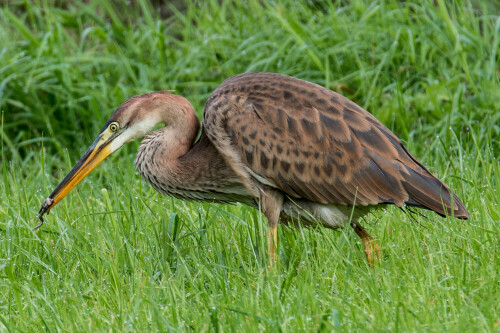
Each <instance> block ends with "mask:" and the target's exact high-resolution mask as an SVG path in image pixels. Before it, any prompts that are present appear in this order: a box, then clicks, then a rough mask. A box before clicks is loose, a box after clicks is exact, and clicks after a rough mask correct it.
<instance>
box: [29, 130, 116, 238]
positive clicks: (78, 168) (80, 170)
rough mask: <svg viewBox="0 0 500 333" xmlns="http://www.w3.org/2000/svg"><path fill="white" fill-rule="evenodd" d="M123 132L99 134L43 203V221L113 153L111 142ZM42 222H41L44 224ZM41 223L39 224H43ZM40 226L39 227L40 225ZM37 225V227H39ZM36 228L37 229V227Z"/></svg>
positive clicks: (41, 215) (41, 212)
mask: <svg viewBox="0 0 500 333" xmlns="http://www.w3.org/2000/svg"><path fill="white" fill-rule="evenodd" d="M120 133H121V131H119V132H116V133H111V132H110V131H108V130H104V131H103V132H101V134H99V136H98V137H97V139H96V140H95V141H94V143H92V145H91V146H90V147H89V149H88V150H87V152H85V154H83V156H82V157H81V158H80V160H79V161H78V163H76V165H75V166H74V167H73V169H71V171H70V172H69V173H68V174H67V175H66V177H64V179H63V180H62V181H61V183H59V185H57V187H56V188H55V190H54V192H52V194H51V195H50V196H49V197H48V198H47V199H46V200H45V201H44V202H43V203H42V207H41V208H40V211H39V212H38V217H39V218H40V221H42V223H43V218H42V217H43V215H44V214H46V213H48V212H49V211H50V210H51V209H52V208H53V207H54V206H55V205H57V204H58V203H59V201H61V200H62V199H63V198H64V197H65V196H66V195H67V194H68V193H69V192H70V191H71V190H72V189H73V188H74V187H75V186H76V185H78V183H80V182H81V181H82V179H83V178H85V177H86V176H87V175H88V174H89V173H90V172H91V171H92V170H94V168H95V167H96V166H97V165H99V163H101V162H102V161H103V160H104V159H105V158H106V157H108V156H109V154H111V153H112V151H111V149H110V147H109V144H110V143H111V141H112V140H113V139H114V138H115V137H116V136H117V135H119V134H120ZM42 223H41V224H42ZM41 224H40V225H39V226H41ZM39 226H38V227H39ZM38 227H37V228H38ZM37 228H36V229H37Z"/></svg>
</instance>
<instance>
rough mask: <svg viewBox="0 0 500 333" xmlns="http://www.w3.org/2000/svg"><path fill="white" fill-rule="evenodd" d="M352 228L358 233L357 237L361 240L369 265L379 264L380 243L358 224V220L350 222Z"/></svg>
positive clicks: (380, 256) (380, 257)
mask: <svg viewBox="0 0 500 333" xmlns="http://www.w3.org/2000/svg"><path fill="white" fill-rule="evenodd" d="M351 226H352V228H353V229H354V231H355V232H356V234H358V236H359V238H361V240H362V241H363V245H364V246H365V254H366V260H367V261H368V264H369V265H370V267H373V266H374V265H375V263H378V264H380V263H381V262H382V260H381V259H382V255H381V254H380V245H378V243H377V242H376V241H375V240H374V239H373V237H372V236H370V234H368V233H367V232H366V230H365V229H364V228H363V227H362V226H361V224H359V223H358V222H352V223H351Z"/></svg>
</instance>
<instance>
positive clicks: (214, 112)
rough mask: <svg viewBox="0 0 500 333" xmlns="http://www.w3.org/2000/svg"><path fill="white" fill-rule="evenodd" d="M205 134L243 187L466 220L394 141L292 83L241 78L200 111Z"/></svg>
mask: <svg viewBox="0 0 500 333" xmlns="http://www.w3.org/2000/svg"><path fill="white" fill-rule="evenodd" d="M203 124H204V126H205V128H206V134H207V136H208V137H209V138H210V140H211V141H212V142H214V145H215V146H216V147H217V148H218V149H219V152H220V153H221V154H222V155H223V156H224V158H225V159H226V160H227V161H228V164H229V165H231V166H232V167H233V169H234V170H235V171H236V172H237V174H239V175H240V176H241V177H242V178H244V179H246V180H247V182H248V183H249V184H248V186H251V185H250V180H251V179H255V177H257V178H259V177H262V178H261V179H260V180H261V181H262V182H265V183H266V184H268V185H271V186H275V187H277V188H279V189H280V190H281V191H283V192H285V193H286V194H287V195H289V196H291V197H295V198H305V199H308V200H311V201H315V202H319V203H324V204H327V203H329V204H338V205H352V204H356V205H361V206H366V205H376V204H381V203H390V204H395V205H397V206H399V207H401V206H403V205H404V204H407V205H411V206H417V207H421V208H426V209H430V210H433V211H435V212H436V213H438V214H439V215H442V216H444V215H452V214H453V215H454V216H455V217H458V218H463V219H466V218H468V216H469V213H468V212H467V210H466V209H465V207H464V205H463V204H462V202H461V201H460V199H459V198H458V197H457V196H456V195H453V200H452V199H451V198H452V194H451V192H450V190H449V188H448V187H447V186H446V185H445V184H444V183H443V182H441V181H440V180H439V179H437V178H436V177H434V176H433V175H432V174H431V173H430V172H429V171H428V170H427V169H426V168H425V167H424V166H423V165H422V164H420V163H419V162H418V161H417V160H416V159H415V158H414V157H413V156H412V155H411V154H410V153H409V152H408V151H407V150H406V148H405V147H404V146H403V144H402V143H401V142H400V140H399V139H398V138H397V137H396V136H395V135H394V134H393V133H392V132H391V131H390V130H389V129H388V128H387V127H385V126H384V125H383V124H382V123H380V122H379V121H378V120H377V119H376V118H375V117H374V116H372V115H371V114H370V113H369V112H367V111H366V110H364V109H362V108H361V107H359V106H358V105H356V104H355V103H353V102H352V101H350V100H348V99H347V98H345V97H343V96H341V95H339V94H337V93H335V92H333V91H331V90H328V89H326V88H323V87H321V86H319V85H316V84H313V83H310V82H307V81H303V80H299V79H296V78H292V77H288V76H284V75H279V74H271V73H247V74H240V75H237V76H234V77H231V78H229V79H227V80H226V81H224V82H223V83H222V84H221V85H220V86H219V87H218V88H217V90H216V91H215V92H214V93H213V94H212V95H211V97H210V98H209V100H208V101H207V104H206V106H205V113H204V121H203Z"/></svg>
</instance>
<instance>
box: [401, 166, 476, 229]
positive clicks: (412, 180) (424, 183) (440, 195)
mask: <svg viewBox="0 0 500 333" xmlns="http://www.w3.org/2000/svg"><path fill="white" fill-rule="evenodd" d="M409 171H410V175H409V176H408V177H406V181H405V182H403V186H404V188H405V189H406V191H407V192H408V195H409V199H408V201H407V202H406V204H408V205H410V206H416V207H420V208H426V209H430V210H433V211H435V212H436V213H438V214H439V215H441V216H454V217H456V218H459V219H464V220H466V219H468V218H469V212H468V211H467V209H466V208H465V206H464V204H463V203H462V201H461V200H460V198H459V197H457V196H456V195H455V194H452V193H451V191H450V189H449V188H448V186H446V184H445V183H443V182H442V181H440V180H439V179H437V178H436V177H434V176H433V175H432V174H430V173H429V175H422V174H421V173H419V172H415V171H413V170H411V169H409Z"/></svg>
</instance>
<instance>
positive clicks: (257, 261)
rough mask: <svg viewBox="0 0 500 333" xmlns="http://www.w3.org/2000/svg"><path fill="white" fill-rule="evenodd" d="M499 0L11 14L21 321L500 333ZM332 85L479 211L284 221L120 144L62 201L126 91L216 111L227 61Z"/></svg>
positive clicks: (11, 178) (6, 120)
mask: <svg viewBox="0 0 500 333" xmlns="http://www.w3.org/2000/svg"><path fill="white" fill-rule="evenodd" d="M499 12H500V10H499V7H498V4H496V2H494V1H491V2H489V1H456V2H445V1H442V0H441V1H435V2H432V1H418V2H416V1H415V2H411V1H409V2H399V1H392V0H387V1H374V2H366V1H351V2H344V1H334V2H333V3H329V2H323V1H315V2H306V3H304V2H294V1H288V0H280V1H276V2H272V3H267V2H257V1H247V2H243V1H207V2H203V3H202V2H199V3H183V2H174V3H173V4H170V5H165V4H159V3H149V2H147V1H136V2H133V3H130V4H129V5H127V4H126V3H121V2H111V1H88V2H86V3H85V4H81V3H80V2H57V1H33V2H26V1H11V2H9V3H8V4H6V5H4V6H3V7H2V8H1V9H0V41H1V42H0V110H1V111H2V126H1V139H2V140H1V144H2V180H3V182H2V183H1V185H0V186H1V188H0V195H1V200H2V205H1V207H0V286H1V288H0V327H1V328H2V329H4V330H15V329H19V330H40V329H46V330H49V331H52V330H77V331H82V330H103V329H107V328H112V329H115V330H151V329H153V330H171V331H184V330H194V331H216V330H226V331H234V330H253V331H255V330H267V331H312V330H317V331H322V330H324V331H330V330H338V331H352V330H375V331H382V330H398V331H444V330H447V331H449V330H452V331H459V330H460V331H463V330H468V331H472V330H476V331H477V330H481V331H497V330H498V329H499V326H500V314H499V312H500V311H499V307H498V304H497V303H498V302H497V300H498V299H500V292H499V291H498V290H499V288H498V285H499V283H500V278H499V267H500V254H499V244H500V237H499V232H498V223H499V221H500V209H499V207H498V202H499V194H498V190H497V189H498V188H499V185H500V170H499V163H498V158H499V155H500V153H499V152H500V147H499V141H498V137H499V135H500V112H499V110H500V85H499V75H500V70H499V63H500V54H499V52H500V19H499V15H498V14H499ZM246 71H272V72H279V73H283V74H289V75H293V76H296V77H299V78H302V79H306V80H310V81H313V82H316V83H318V84H321V85H324V86H326V87H328V88H330V89H332V90H335V91H337V92H340V93H342V94H344V95H345V96H347V97H348V98H350V99H352V100H354V101H356V102H357V103H358V104H360V105H361V106H363V107H365V108H366V109H368V110H369V111H370V112H372V113H373V114H374V115H375V116H376V117H377V118H379V119H380V120H381V121H382V122H383V123H384V124H386V125H387V126H388V127H389V128H391V129H392V130H393V131H394V132H395V133H396V134H397V135H398V136H399V137H401V139H402V140H403V142H405V144H406V145H407V147H408V149H409V150H410V151H411V152H413V153H414V154H415V155H416V156H418V158H419V159H420V160H421V161H422V162H423V163H424V164H426V165H427V166H429V167H430V169H431V171H432V172H434V173H436V174H437V175H438V176H439V177H440V178H441V179H443V180H444V181H445V182H446V183H448V184H450V185H451V187H452V188H453V189H454V190H455V191H457V193H458V194H459V195H460V197H461V198H462V199H463V200H464V203H465V204H466V206H467V207H468V208H469V210H470V212H471V219H470V220H469V221H457V220H451V219H450V220H446V219H441V218H439V217H438V216H435V215H433V214H430V213H428V212H423V214H424V215H425V216H426V218H422V217H418V218H417V220H418V222H419V224H415V223H411V221H410V219H409V218H408V217H407V216H405V215H404V214H403V213H402V212H400V211H399V210H397V209H392V208H391V209H388V210H387V214H384V213H376V214H374V215H373V216H370V217H369V218H368V220H367V221H366V223H365V225H366V226H367V228H368V229H369V231H370V233H371V234H372V235H373V236H374V237H375V238H376V239H377V240H378V241H379V242H380V244H381V245H382V248H383V255H384V263H383V265H382V266H381V267H378V268H376V269H373V270H371V269H369V268H368V267H367V265H366V263H365V259H364V254H363V251H362V246H361V245H360V244H359V242H358V240H357V237H356V235H355V234H354V233H353V232H352V231H351V230H345V231H341V232H339V233H335V232H332V231H329V230H324V229H308V230H304V231H303V232H301V233H299V232H296V231H293V230H287V229H281V230H280V264H279V267H278V269H277V270H276V272H270V271H268V269H267V257H266V241H265V240H266V238H265V232H266V223H265V221H264V220H263V217H262V216H261V215H260V214H259V213H258V212H256V211H255V210H253V209H250V208H248V207H245V206H241V205H235V206H223V205H211V204H200V203H189V202H183V201H180V200H174V199H170V198H167V197H162V196H160V195H158V194H157V193H155V192H154V190H152V189H150V188H149V187H148V186H147V185H146V184H144V183H143V182H142V181H141V180H140V179H139V177H138V175H137V174H136V173H135V170H134V169H133V158H134V155H135V151H136V146H137V144H135V145H134V144H132V145H130V146H129V147H125V148H123V149H122V150H120V152H119V153H117V154H116V155H117V156H113V157H110V158H109V161H107V162H105V163H104V164H103V165H102V166H100V167H99V168H98V169H97V170H96V171H94V172H93V174H92V175H91V176H89V178H88V179H87V180H86V181H84V182H83V183H82V184H81V185H80V186H79V187H78V189H77V190H76V191H75V192H73V193H72V194H71V195H70V196H68V197H67V198H66V199H65V200H64V201H63V202H62V203H61V204H60V205H59V206H58V207H57V209H55V210H54V211H53V212H52V214H51V215H49V216H48V218H47V224H46V225H44V227H43V229H42V232H41V233H40V234H38V235H37V234H34V233H33V232H32V231H31V228H32V227H33V226H34V225H36V223H37V221H36V219H35V215H36V212H37V210H38V208H39V204H40V203H41V201H42V200H43V199H44V198H45V197H46V196H47V195H48V194H49V193H50V192H51V191H52V189H53V187H54V186H55V185H56V184H57V183H58V181H59V180H60V179H61V178H62V177H63V176H64V175H65V173H66V172H67V171H68V170H69V168H70V167H71V166H72V165H73V163H74V162H75V161H76V160H77V158H78V157H79V156H80V155H81V154H82V153H83V152H84V151H85V149H86V147H87V145H88V144H89V143H90V142H92V141H93V138H94V136H95V135H96V134H97V133H98V131H99V130H100V128H101V126H102V124H103V123H104V121H105V120H106V119H107V117H108V116H109V114H110V113H111V112H112V110H113V109H114V108H116V107H117V106H118V105H119V104H120V103H121V102H122V101H124V100H125V99H126V98H128V97H131V96H133V95H136V94H141V93H145V92H150V91H154V90H165V89H175V90H176V93H179V94H182V95H184V96H186V97H187V98H188V99H189V100H190V101H191V102H192V103H193V105H194V107H195V109H196V110H197V111H198V114H199V115H201V112H202V110H203V104H204V102H205V100H206V99H207V97H208V96H209V94H210V93H211V91H213V90H214V89H215V87H217V85H219V84H220V83H221V82H222V81H223V80H224V79H225V78H227V77H228V76H231V75H234V74H238V73H241V72H246Z"/></svg>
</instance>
